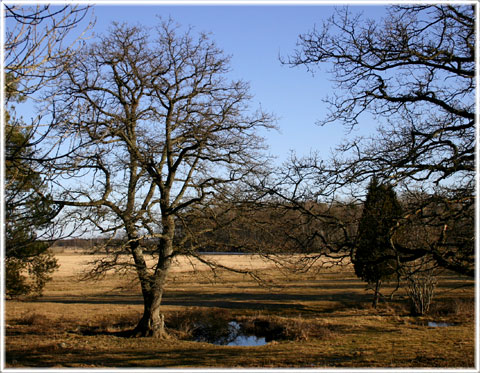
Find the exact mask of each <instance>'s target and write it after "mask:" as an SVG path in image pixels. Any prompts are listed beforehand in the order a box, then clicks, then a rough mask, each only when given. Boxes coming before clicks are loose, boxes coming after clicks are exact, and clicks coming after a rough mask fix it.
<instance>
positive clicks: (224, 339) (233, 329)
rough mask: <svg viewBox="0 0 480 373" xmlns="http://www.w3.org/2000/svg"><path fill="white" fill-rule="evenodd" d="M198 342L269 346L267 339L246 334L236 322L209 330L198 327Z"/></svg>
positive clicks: (215, 326)
mask: <svg viewBox="0 0 480 373" xmlns="http://www.w3.org/2000/svg"><path fill="white" fill-rule="evenodd" d="M195 340H196V341H197V342H208V343H213V344H215V345H221V346H263V345H265V344H267V341H266V340H265V337H257V336H255V335H249V334H247V333H245V331H244V330H243V328H242V325H240V324H239V323H238V322H236V321H230V322H229V323H228V324H227V323H225V324H223V325H221V324H220V323H218V324H216V325H214V326H213V325H210V327H208V328H205V327H203V328H199V327H197V335H196V337H195Z"/></svg>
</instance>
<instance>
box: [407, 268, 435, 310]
mask: <svg viewBox="0 0 480 373" xmlns="http://www.w3.org/2000/svg"><path fill="white" fill-rule="evenodd" d="M436 285H437V280H436V278H435V276H434V275H433V271H431V270H429V271H425V272H421V273H417V274H411V275H409V276H408V277H407V293H408V296H409V297H410V302H411V313H412V314H413V315H416V316H422V315H425V314H427V313H428V311H429V309H430V305H431V303H432V300H433V295H434V293H435V287H436Z"/></svg>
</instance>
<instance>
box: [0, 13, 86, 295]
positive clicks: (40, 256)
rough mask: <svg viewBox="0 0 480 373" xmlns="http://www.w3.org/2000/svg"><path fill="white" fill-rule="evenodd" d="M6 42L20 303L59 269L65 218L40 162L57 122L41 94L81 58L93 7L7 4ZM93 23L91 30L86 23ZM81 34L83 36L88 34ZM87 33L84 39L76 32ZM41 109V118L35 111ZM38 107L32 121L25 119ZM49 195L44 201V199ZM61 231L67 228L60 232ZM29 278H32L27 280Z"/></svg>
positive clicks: (8, 209)
mask: <svg viewBox="0 0 480 373" xmlns="http://www.w3.org/2000/svg"><path fill="white" fill-rule="evenodd" d="M2 8H3V9H4V11H5V13H4V17H5V39H4V45H3V47H4V61H3V62H4V65H3V66H4V72H5V74H4V75H3V76H2V84H3V86H4V92H5V95H4V97H3V98H4V101H2V103H3V105H4V107H3V111H2V115H3V114H4V118H3V119H4V122H3V123H4V126H3V128H2V134H3V137H2V140H3V141H4V142H3V150H4V160H5V164H4V166H5V168H4V170H5V174H4V176H5V179H4V189H5V193H4V200H3V201H4V203H5V215H4V223H5V267H6V292H7V294H9V295H19V294H24V293H29V292H37V293H40V292H41V290H42V288H43V286H44V285H45V282H46V281H47V280H48V279H49V277H48V275H49V273H50V272H52V271H53V270H54V269H55V268H56V267H57V265H56V261H55V259H54V258H53V257H52V256H51V254H49V253H48V251H47V250H48V247H49V246H50V245H49V243H48V242H46V241H48V240H51V239H52V238H53V236H54V235H53V232H55V233H56V234H59V230H58V229H57V227H58V226H56V225H54V224H53V219H54V217H55V216H56V215H57V214H58V213H59V209H58V207H57V206H54V205H52V203H51V201H50V199H49V198H48V193H47V194H45V193H44V192H45V188H46V187H45V179H44V175H42V169H41V166H40V164H39V162H38V161H39V160H41V159H43V157H44V155H45V153H44V152H42V151H41V149H40V147H39V145H40V144H42V146H43V145H45V144H46V143H45V141H44V140H45V139H46V136H47V134H48V132H49V122H48V121H45V117H44V113H43V112H42V107H41V105H40V103H39V102H38V99H39V97H40V94H41V92H42V91H43V90H44V89H46V88H47V87H48V85H49V83H51V82H52V80H54V79H55V78H57V77H58V76H59V74H61V73H62V69H61V68H60V66H59V59H60V58H62V57H64V56H67V55H71V54H73V53H75V48H76V46H77V45H78V42H79V41H80V40H81V38H82V37H83V35H85V33H86V32H87V31H88V30H89V28H90V26H91V24H92V21H90V22H88V21H87V16H88V14H89V7H88V6H86V7H84V6H60V7H53V6H49V5H44V6H40V5H39V6H34V7H31V6H16V5H15V6H14V5H9V4H3V6H2ZM83 20H85V21H87V22H86V24H85V28H79V27H78V26H82V27H83V25H82V21H83ZM80 30H81V31H80ZM77 31H79V34H78V35H75V32H77ZM35 103H38V105H37V106H36V107H35V110H34V111H31V108H32V107H33V106H34V105H35ZM27 105H29V106H30V111H31V113H29V116H30V118H29V119H27V118H26V115H24V116H19V115H18V114H17V112H20V113H22V112H23V109H24V107H27ZM38 190H41V191H42V193H41V195H40V194H38V193H37V191H38ZM60 228H61V227H60ZM27 273H28V279H27V276H24V275H25V274H27Z"/></svg>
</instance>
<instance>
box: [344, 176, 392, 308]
mask: <svg viewBox="0 0 480 373" xmlns="http://www.w3.org/2000/svg"><path fill="white" fill-rule="evenodd" d="M400 216H401V206H400V203H399V202H398V200H397V196H396V193H395V191H394V190H393V187H392V186H391V185H389V184H380V183H379V181H378V180H377V178H376V177H373V178H372V180H371V181H370V185H369V186H368V193H367V198H366V200H365V204H364V207H363V213H362V217H361V219H360V222H359V227H358V236H357V245H356V250H355V253H354V257H353V264H354V268H355V274H356V275H357V276H358V277H359V278H361V279H362V280H364V281H366V282H368V283H369V284H371V285H373V286H374V289H375V294H374V298H373V307H376V306H377V304H378V298H379V290H380V286H381V282H382V281H385V280H388V279H390V278H391V277H392V276H394V274H395V273H396V269H397V260H396V255H395V252H394V249H393V247H392V243H391V238H392V228H393V227H394V226H395V224H396V221H397V219H398V218H400Z"/></svg>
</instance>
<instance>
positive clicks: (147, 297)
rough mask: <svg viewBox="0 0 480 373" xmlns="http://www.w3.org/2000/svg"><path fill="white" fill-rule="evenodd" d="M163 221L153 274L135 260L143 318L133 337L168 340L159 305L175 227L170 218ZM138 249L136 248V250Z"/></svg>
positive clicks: (169, 261)
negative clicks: (141, 298) (141, 297)
mask: <svg viewBox="0 0 480 373" xmlns="http://www.w3.org/2000/svg"><path fill="white" fill-rule="evenodd" d="M163 221H164V231H163V234H164V235H163V237H162V238H161V239H160V242H159V244H158V249H157V251H158V254H159V258H158V263H157V267H156V269H155V272H154V273H153V274H152V275H148V274H147V272H146V264H145V262H144V261H143V257H142V258H141V260H139V261H138V260H135V262H136V263H137V273H138V275H139V279H140V283H141V287H142V294H143V304H144V308H143V316H142V318H141V319H140V321H139V322H138V324H137V326H136V327H135V329H134V330H133V332H132V336H133V337H153V338H163V339H166V338H168V334H167V332H166V331H165V322H164V316H163V314H161V313H160V305H161V303H162V296H163V289H164V286H165V282H166V279H167V274H168V270H169V269H170V265H171V263H172V258H173V232H174V228H175V226H174V220H173V219H172V218H171V217H169V218H166V219H163ZM138 249H139V248H138V247H137V248H136V250H138ZM136 250H134V251H133V252H134V257H135V256H136V255H135V252H136ZM139 264H140V266H139ZM142 268H143V269H145V271H143V270H142Z"/></svg>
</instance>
